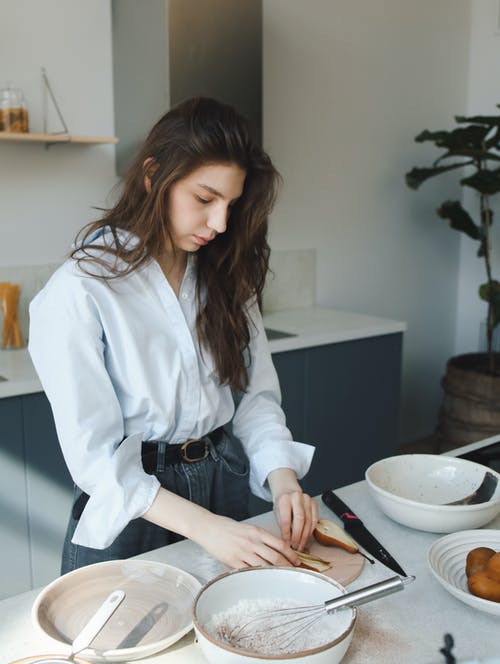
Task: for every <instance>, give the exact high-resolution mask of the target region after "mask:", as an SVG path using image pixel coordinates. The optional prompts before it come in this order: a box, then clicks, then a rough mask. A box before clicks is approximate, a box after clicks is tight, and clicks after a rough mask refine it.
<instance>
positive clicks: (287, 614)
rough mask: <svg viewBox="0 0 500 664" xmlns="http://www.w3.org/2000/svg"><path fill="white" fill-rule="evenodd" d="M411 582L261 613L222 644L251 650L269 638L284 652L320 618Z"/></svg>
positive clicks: (392, 581)
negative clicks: (261, 639) (262, 637)
mask: <svg viewBox="0 0 500 664" xmlns="http://www.w3.org/2000/svg"><path fill="white" fill-rule="evenodd" d="M414 580H415V577H414V576H408V577H406V578H401V577H400V576H391V577H390V578H388V579H385V581H379V582H378V583H373V584H371V585H369V586H365V587H363V588H360V589H359V590H354V591H353V592H350V593H346V594H345V595H340V597H335V598H333V599H329V600H327V601H326V602H323V604H313V605H309V606H294V607H290V608H283V609H274V610H271V611H262V612H260V613H259V614H257V615H255V616H254V617H253V618H251V619H250V620H248V621H247V622H245V623H244V624H243V625H238V626H237V627H235V628H234V629H232V630H230V631H229V632H228V633H226V634H225V635H224V636H225V640H226V641H227V642H228V643H229V644H230V645H232V646H234V647H236V648H242V649H245V648H248V647H249V646H250V647H251V645H252V642H254V641H255V638H256V637H258V635H259V634H263V635H270V634H272V639H273V644H274V645H276V647H278V648H280V650H285V649H287V648H289V647H290V646H292V645H293V644H294V642H295V641H296V640H297V639H298V637H299V636H300V635H301V634H302V633H303V632H305V631H306V630H307V629H309V628H310V627H312V626H313V625H314V624H315V623H316V622H318V621H319V620H321V618H323V616H325V615H328V614H331V613H334V612H335V611H337V610H338V609H341V608H345V607H351V606H359V605H360V604H366V603H367V602H372V601H374V600H376V599H380V598H382V597H385V596H386V595H391V594H392V593H395V592H397V591H398V590H403V588H404V587H405V585H407V584H408V583H411V582H412V581H414Z"/></svg>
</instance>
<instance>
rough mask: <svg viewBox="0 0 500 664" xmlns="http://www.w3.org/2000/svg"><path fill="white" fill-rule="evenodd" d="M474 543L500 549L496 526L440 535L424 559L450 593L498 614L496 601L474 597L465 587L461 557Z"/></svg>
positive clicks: (479, 607)
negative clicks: (493, 528) (494, 528)
mask: <svg viewBox="0 0 500 664" xmlns="http://www.w3.org/2000/svg"><path fill="white" fill-rule="evenodd" d="M478 546H488V547H490V548H491V549H495V551H500V530H491V529H487V528H486V529H484V530H463V531H461V532H458V533H452V534H451V535H446V536H445V537H441V539H438V540H436V542H434V544H433V545H432V546H431V548H430V549H429V553H428V554H427V562H428V563H429V567H430V568H431V572H432V573H433V574H434V576H435V577H436V579H437V580H438V581H439V583H440V584H441V585H442V586H443V588H446V590H447V591H448V592H449V593H451V594H452V595H453V596H454V597H456V598H457V599H459V600H461V601H462V602H464V603H465V604H468V605H469V606H472V607H473V608H474V609H479V610H480V611H485V612H486V613H492V614H493V615H496V616H500V602H492V601H490V600H488V599H482V598H481V597H476V596H475V595H472V593H470V592H469V590H468V589H467V576H466V575H465V559H466V558H467V554H468V553H469V551H470V550H471V549H475V548H476V547H478Z"/></svg>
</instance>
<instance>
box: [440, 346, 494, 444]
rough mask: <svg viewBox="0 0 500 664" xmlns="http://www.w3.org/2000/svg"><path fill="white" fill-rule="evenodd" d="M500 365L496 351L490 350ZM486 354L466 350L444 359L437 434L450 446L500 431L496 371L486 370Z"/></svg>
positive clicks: (471, 441) (442, 441)
mask: <svg viewBox="0 0 500 664" xmlns="http://www.w3.org/2000/svg"><path fill="white" fill-rule="evenodd" d="M494 356H495V366H496V367H497V372H498V368H500V353H494ZM488 366H489V365H488V354H487V353H469V354H467V355H457V356H455V357H452V358H450V359H449V360H448V363H447V365H446V373H445V375H444V376H443V378H442V380H441V385H442V387H443V391H444V396H443V401H442V404H441V408H440V411H439V422H438V427H437V433H438V435H439V437H440V438H441V443H442V445H441V447H442V448H445V449H452V448H453V447H459V446H461V445H466V444H468V443H473V442H475V441H477V440H482V439H483V438H488V437H489V436H494V435H495V434H497V433H500V372H499V373H495V374H493V375H492V374H490V373H488Z"/></svg>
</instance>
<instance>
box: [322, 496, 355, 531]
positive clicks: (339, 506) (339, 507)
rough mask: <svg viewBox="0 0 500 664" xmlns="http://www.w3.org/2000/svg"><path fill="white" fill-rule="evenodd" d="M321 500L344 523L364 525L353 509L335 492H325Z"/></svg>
mask: <svg viewBox="0 0 500 664" xmlns="http://www.w3.org/2000/svg"><path fill="white" fill-rule="evenodd" d="M321 499H322V500H323V502H324V503H325V505H326V506H327V507H329V508H330V509H331V510H332V512H334V513H335V514H336V515H337V516H338V517H339V518H340V519H342V521H343V522H344V523H349V524H350V525H354V524H355V523H356V525H362V523H363V522H362V521H361V519H360V518H359V516H357V515H356V514H354V513H353V512H351V509H350V508H349V507H348V506H347V505H346V504H345V503H344V502H343V501H342V500H340V498H339V497H338V496H337V495H336V494H335V493H333V491H325V492H324V493H323V495H322V496H321Z"/></svg>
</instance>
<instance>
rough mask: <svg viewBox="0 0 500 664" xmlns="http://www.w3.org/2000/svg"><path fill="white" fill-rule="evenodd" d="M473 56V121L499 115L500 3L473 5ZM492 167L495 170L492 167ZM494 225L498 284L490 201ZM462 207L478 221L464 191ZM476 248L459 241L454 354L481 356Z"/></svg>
mask: <svg viewBox="0 0 500 664" xmlns="http://www.w3.org/2000/svg"><path fill="white" fill-rule="evenodd" d="M472 7H473V13H472V22H471V52H470V60H469V76H468V83H469V89H468V95H467V109H466V110H467V113H468V114H469V115H500V109H499V108H498V107H497V106H496V105H497V104H500V93H499V86H498V80H499V75H500V71H499V69H500V3H499V2H498V0H472ZM493 167H494V166H493ZM490 203H491V204H492V208H493V212H494V220H493V227H492V258H493V264H492V271H493V277H494V278H496V279H498V280H499V281H500V228H499V226H500V204H499V203H498V201H494V200H491V201H490ZM463 205H464V206H465V208H466V209H467V210H468V212H469V214H471V215H472V217H473V218H474V219H475V220H478V205H479V201H478V196H477V194H474V192H472V191H471V190H465V191H464V196H463ZM477 248H478V243H477V242H474V241H473V240H471V239H470V238H468V237H466V236H461V239H460V276H459V290H458V315H457V324H456V342H455V344H456V345H455V352H456V353H457V354H458V353H473V352H476V351H477V350H479V348H480V345H481V342H482V343H483V344H484V343H485V339H484V337H483V339H480V338H479V328H480V322H481V321H483V320H484V319H485V318H486V311H487V306H486V303H485V302H483V301H482V300H480V299H479V297H478V294H477V291H478V287H479V285H480V284H481V283H483V282H484V281H485V280H486V270H485V266H484V260H483V259H480V258H478V257H477V255H476V253H477Z"/></svg>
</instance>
